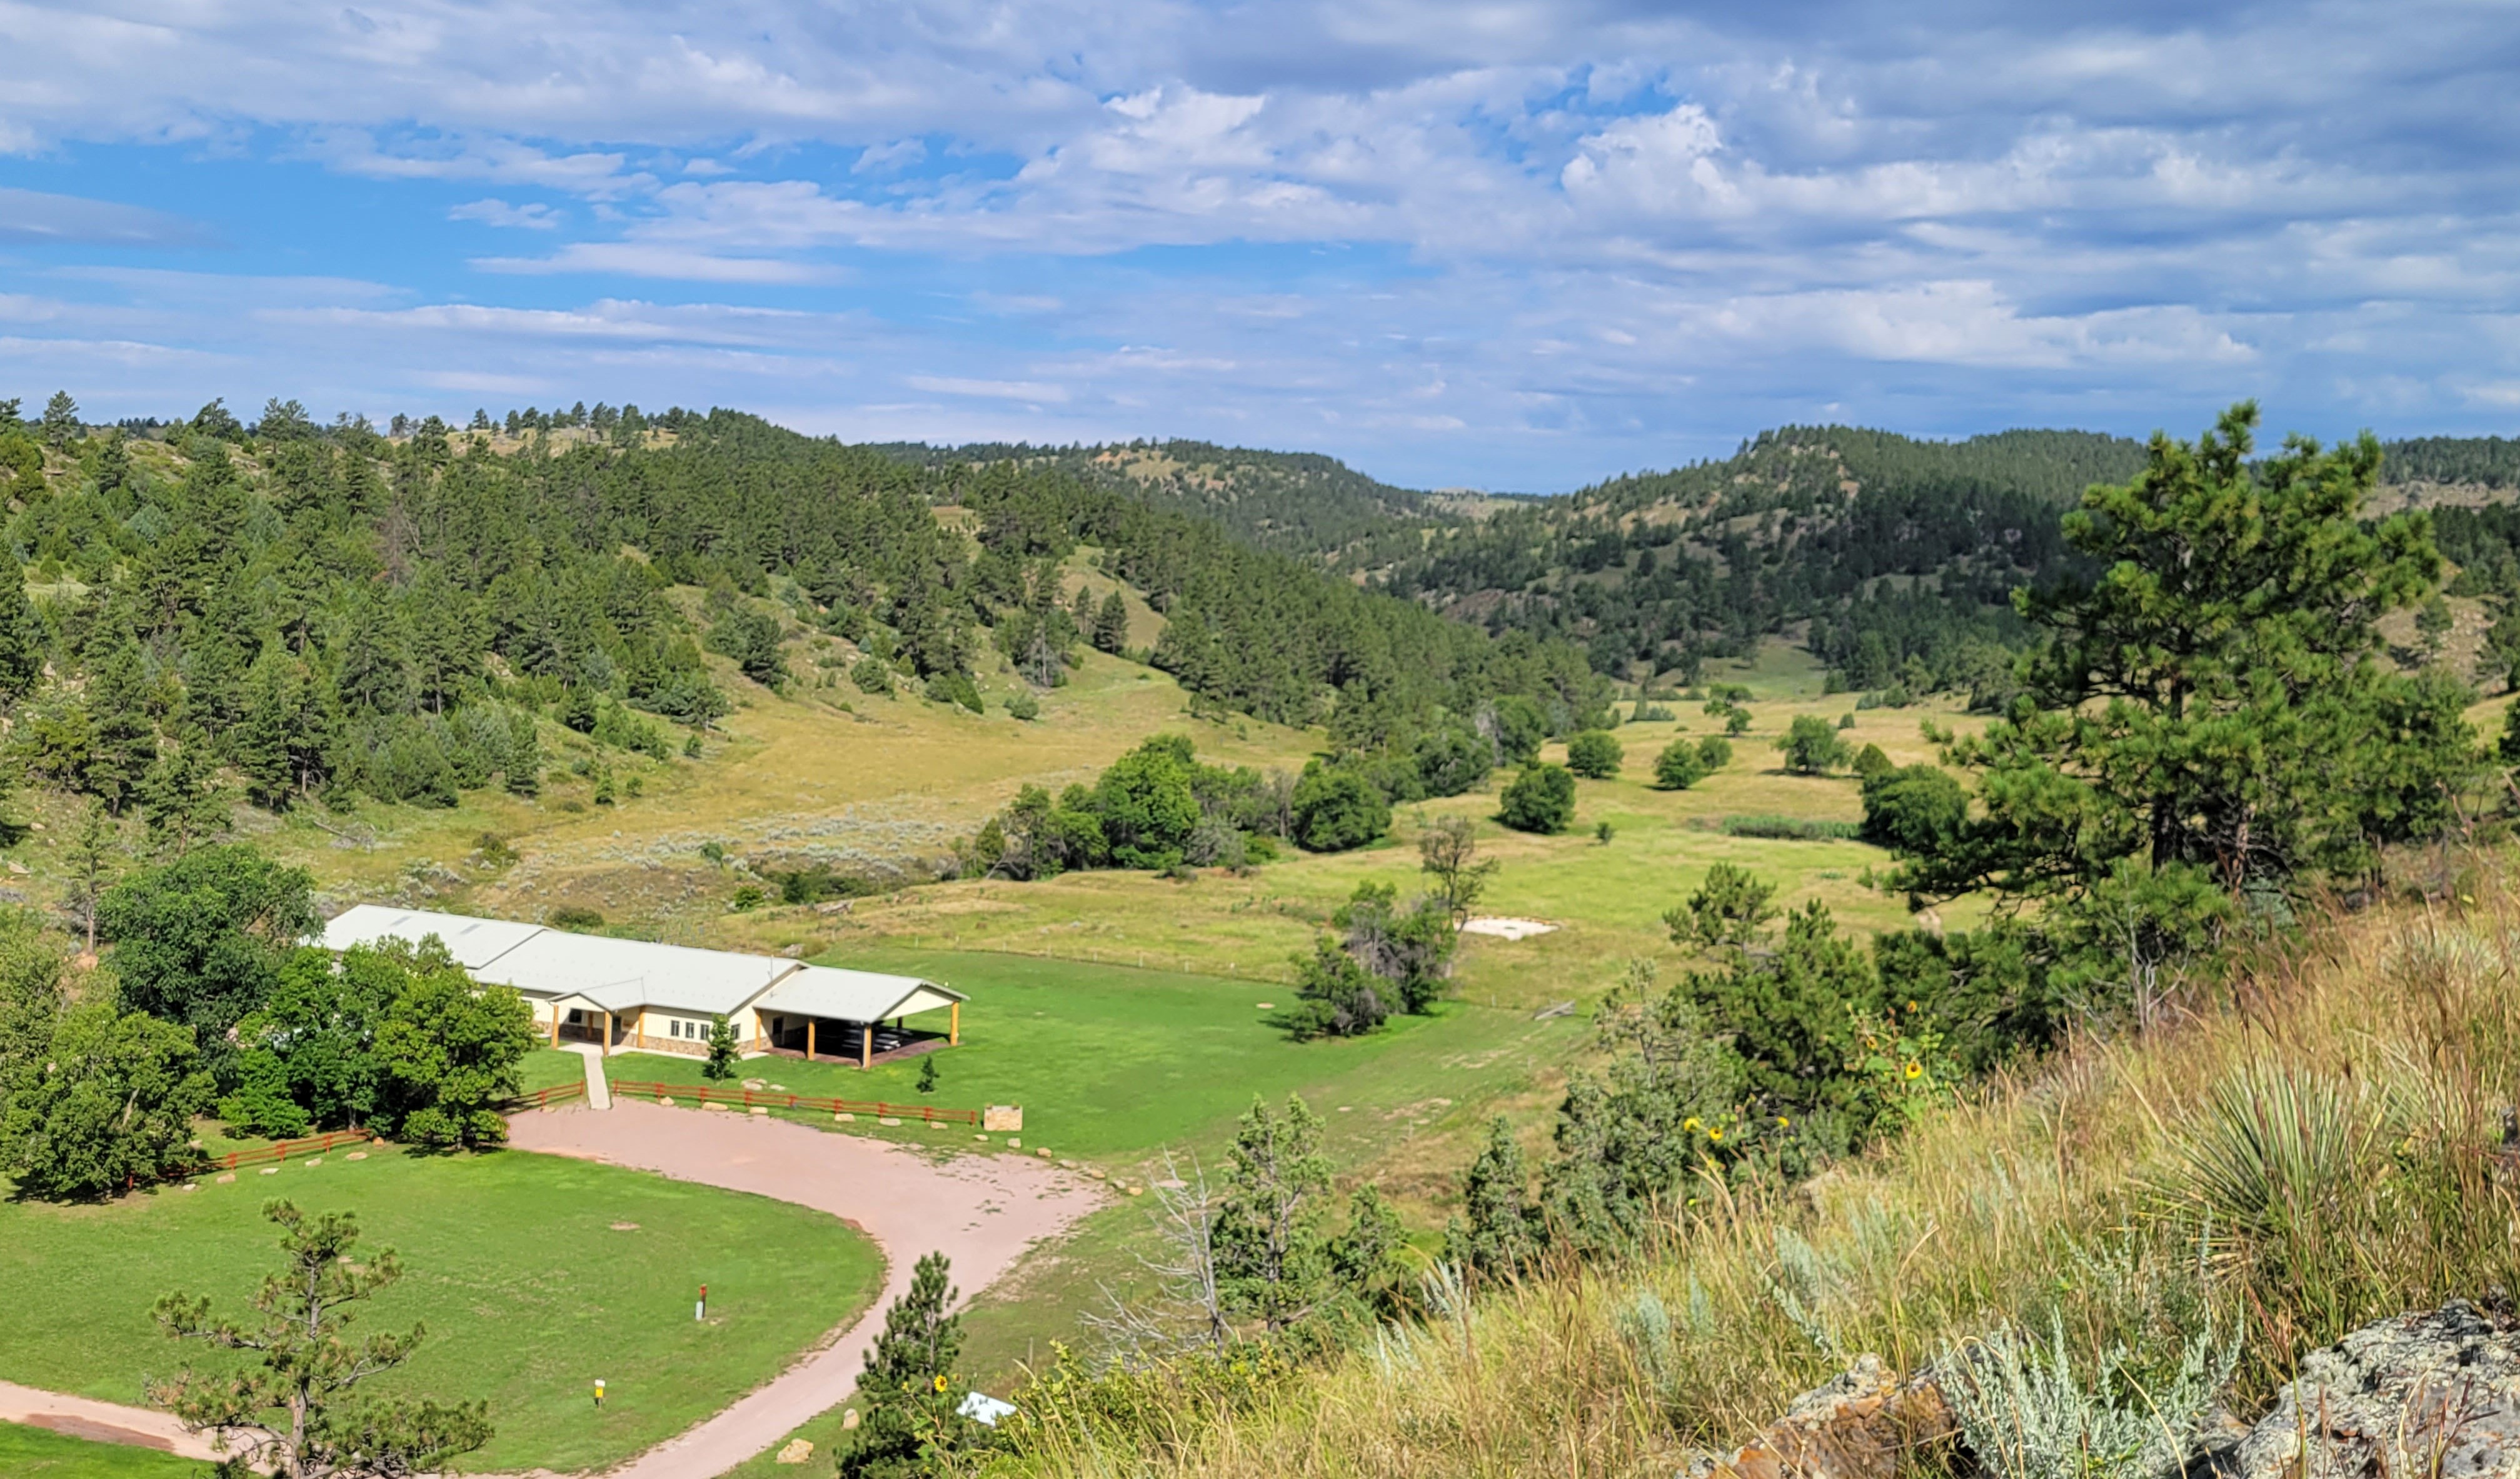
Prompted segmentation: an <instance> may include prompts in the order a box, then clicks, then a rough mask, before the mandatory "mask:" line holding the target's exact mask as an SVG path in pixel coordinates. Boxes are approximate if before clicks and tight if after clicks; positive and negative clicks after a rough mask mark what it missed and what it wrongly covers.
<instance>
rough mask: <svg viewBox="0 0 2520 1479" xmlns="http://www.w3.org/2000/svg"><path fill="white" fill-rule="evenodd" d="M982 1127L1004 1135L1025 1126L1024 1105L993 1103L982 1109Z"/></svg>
mask: <svg viewBox="0 0 2520 1479" xmlns="http://www.w3.org/2000/svg"><path fill="white" fill-rule="evenodd" d="M980 1128H981V1129H983V1130H989V1131H995V1132H996V1133H998V1134H1001V1135H1004V1134H1006V1133H1008V1132H1010V1131H1014V1130H1020V1129H1022V1128H1023V1105H1021V1104H991V1105H990V1106H989V1107H987V1108H986V1109H983V1110H981V1111H980Z"/></svg>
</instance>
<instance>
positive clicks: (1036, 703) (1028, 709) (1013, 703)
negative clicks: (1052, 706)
mask: <svg viewBox="0 0 2520 1479" xmlns="http://www.w3.org/2000/svg"><path fill="white" fill-rule="evenodd" d="M1007 714H1008V717H1010V718H1013V719H1020V720H1022V721H1023V722H1025V723H1027V724H1029V723H1031V722H1032V721H1033V720H1035V719H1038V718H1040V717H1041V700H1040V699H1038V698H1035V697H1034V696H1033V695H1030V694H1020V693H1019V694H1017V695H1014V696H1013V697H1012V698H1009V699H1008V700H1007Z"/></svg>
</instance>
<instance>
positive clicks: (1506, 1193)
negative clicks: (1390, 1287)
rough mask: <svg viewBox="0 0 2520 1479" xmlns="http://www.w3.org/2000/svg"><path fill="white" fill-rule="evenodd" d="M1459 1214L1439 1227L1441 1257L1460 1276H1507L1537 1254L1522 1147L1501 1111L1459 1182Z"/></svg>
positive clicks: (1536, 1223) (1536, 1219) (1537, 1229)
mask: <svg viewBox="0 0 2520 1479" xmlns="http://www.w3.org/2000/svg"><path fill="white" fill-rule="evenodd" d="M1462 1212H1463V1216H1461V1217H1460V1218H1456V1219H1454V1220H1453V1221H1452V1222H1450V1223H1448V1224H1447V1225H1446V1226H1445V1228H1444V1257H1445V1258H1446V1259H1447V1260H1448V1261H1450V1262H1451V1263H1453V1264H1454V1265H1455V1266H1457V1267H1459V1268H1460V1269H1461V1270H1462V1271H1463V1273H1465V1274H1477V1275H1486V1276H1489V1277H1508V1276H1511V1275H1514V1274H1518V1273H1520V1272H1521V1271H1522V1270H1524V1269H1526V1268H1528V1267H1530V1266H1531V1262H1532V1260H1533V1259H1534V1258H1536V1257H1538V1256H1539V1253H1540V1248H1541V1243H1542V1240H1543V1233H1544V1232H1545V1228H1544V1225H1543V1224H1542V1222H1541V1219H1540V1208H1539V1207H1538V1205H1536V1204H1535V1203H1534V1202H1533V1201H1532V1199H1531V1178H1530V1173H1528V1172H1527V1171H1525V1170H1524V1169H1523V1163H1522V1145H1521V1144H1520V1143H1518V1142H1517V1141H1515V1140H1514V1138H1513V1126H1512V1125H1511V1124H1509V1123H1508V1121H1507V1120H1506V1117H1505V1116H1504V1115H1502V1114H1500V1115H1498V1116H1496V1117H1495V1118H1494V1119H1492V1120H1490V1121H1489V1122H1488V1139H1487V1143H1486V1144H1485V1145H1484V1146H1482V1147H1480V1150H1479V1153H1478V1157H1477V1158H1476V1159H1475V1160H1472V1161H1471V1162H1470V1169H1469V1171H1468V1173H1467V1174H1466V1175H1465V1176H1464V1177H1463V1180H1462Z"/></svg>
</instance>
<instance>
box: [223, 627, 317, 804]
mask: <svg viewBox="0 0 2520 1479" xmlns="http://www.w3.org/2000/svg"><path fill="white" fill-rule="evenodd" d="M293 668H294V665H293V664H292V663H291V662H290V660H289V659H288V658H287V657H286V656H284V655H282V653H281V652H280V651H279V650H278V649H273V650H269V651H266V652H264V653H263V654H262V655H261V656H260V657H258V658H256V659H254V664H253V666H252V667H251V668H250V669H248V670H247V673H246V681H245V716H244V718H242V719H241V720H239V721H238V723H237V726H236V728H235V729H233V730H231V731H229V732H228V737H227V739H228V758H229V760H231V761H232V762H234V763H235V765H236V768H237V771H238V773H239V774H241V775H243V776H244V777H245V785H246V799H247V800H248V801H251V802H252V803H253V804H254V805H256V806H259V807H261V808H263V809H264V810H266V811H279V810H281V809H283V808H285V807H286V806H288V804H289V801H290V798H291V796H292V795H293V794H294V793H295V792H296V789H297V774H296V767H295V766H293V765H292V764H291V762H290V745H289V739H290V735H291V732H292V730H293V728H294V726H295V721H296V713H297V708H298V703H299V699H298V695H296V693H295V692H293V690H295V689H297V688H299V687H300V686H301V683H300V681H299V680H298V679H297V677H296V674H295V672H294V670H293Z"/></svg>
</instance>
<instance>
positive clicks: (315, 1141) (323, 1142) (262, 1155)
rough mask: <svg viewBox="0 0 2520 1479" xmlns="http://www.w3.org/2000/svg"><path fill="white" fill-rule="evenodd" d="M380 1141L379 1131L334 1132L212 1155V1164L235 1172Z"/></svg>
mask: <svg viewBox="0 0 2520 1479" xmlns="http://www.w3.org/2000/svg"><path fill="white" fill-rule="evenodd" d="M376 1138H377V1137H376V1134H375V1132H373V1131H368V1130H332V1131H327V1132H326V1133H324V1134H322V1135H318V1136H313V1137H311V1138H309V1139H306V1140H293V1141H279V1142H276V1143H272V1144H268V1145H256V1146H254V1147H253V1148H252V1149H250V1150H231V1151H229V1152H228V1153H227V1154H225V1155H214V1156H211V1157H210V1164H211V1165H213V1166H215V1167H217V1168H218V1169H220V1170H222V1171H233V1170H235V1169H236V1168H237V1167H239V1166H250V1165H253V1164H255V1163H257V1162H260V1161H285V1160H287V1159H289V1158H290V1157H291V1156H293V1155H321V1154H323V1153H324V1152H325V1151H327V1150H330V1149H332V1148H333V1147H334V1146H336V1145H355V1144H358V1143H361V1142H363V1141H372V1140H375V1139H376Z"/></svg>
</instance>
